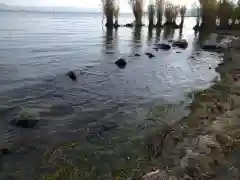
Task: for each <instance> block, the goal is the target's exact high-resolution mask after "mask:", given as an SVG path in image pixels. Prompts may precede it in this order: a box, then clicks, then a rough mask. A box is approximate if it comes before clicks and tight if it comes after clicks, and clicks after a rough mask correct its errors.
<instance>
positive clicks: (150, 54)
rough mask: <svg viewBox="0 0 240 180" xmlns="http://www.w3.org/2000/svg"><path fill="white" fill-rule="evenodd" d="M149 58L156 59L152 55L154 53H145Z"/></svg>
mask: <svg viewBox="0 0 240 180" xmlns="http://www.w3.org/2000/svg"><path fill="white" fill-rule="evenodd" d="M145 54H146V55H147V56H148V57H149V58H154V57H155V55H154V54H152V53H145Z"/></svg>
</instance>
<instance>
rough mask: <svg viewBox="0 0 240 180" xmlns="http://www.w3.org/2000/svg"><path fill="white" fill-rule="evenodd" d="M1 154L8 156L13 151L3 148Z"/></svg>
mask: <svg viewBox="0 0 240 180" xmlns="http://www.w3.org/2000/svg"><path fill="white" fill-rule="evenodd" d="M0 152H1V154H3V155H7V154H10V153H11V151H10V150H9V149H7V148H2V149H0Z"/></svg>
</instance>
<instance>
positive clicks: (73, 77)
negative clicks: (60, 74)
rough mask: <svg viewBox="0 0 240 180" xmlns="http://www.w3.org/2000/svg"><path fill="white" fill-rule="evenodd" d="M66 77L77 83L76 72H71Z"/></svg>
mask: <svg viewBox="0 0 240 180" xmlns="http://www.w3.org/2000/svg"><path fill="white" fill-rule="evenodd" d="M66 75H67V76H68V77H69V78H70V79H71V80H72V81H76V80H77V76H76V74H75V73H74V71H69V72H68V73H67V74H66Z"/></svg>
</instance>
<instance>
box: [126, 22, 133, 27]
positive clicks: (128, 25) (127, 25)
mask: <svg viewBox="0 0 240 180" xmlns="http://www.w3.org/2000/svg"><path fill="white" fill-rule="evenodd" d="M133 26H134V25H133V23H130V24H125V27H131V28H132V27H133Z"/></svg>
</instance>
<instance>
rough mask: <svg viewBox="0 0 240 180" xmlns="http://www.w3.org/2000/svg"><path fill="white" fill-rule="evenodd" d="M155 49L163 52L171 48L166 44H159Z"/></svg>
mask: <svg viewBox="0 0 240 180" xmlns="http://www.w3.org/2000/svg"><path fill="white" fill-rule="evenodd" d="M156 48H158V49H163V50H169V49H171V46H170V45H168V44H163V43H160V44H156Z"/></svg>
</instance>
